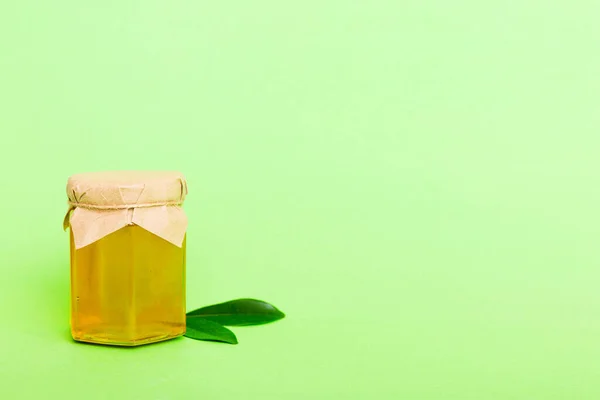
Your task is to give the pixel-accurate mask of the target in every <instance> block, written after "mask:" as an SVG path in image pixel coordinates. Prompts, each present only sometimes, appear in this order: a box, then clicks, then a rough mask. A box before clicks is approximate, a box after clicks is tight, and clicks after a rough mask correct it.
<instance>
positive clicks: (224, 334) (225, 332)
mask: <svg viewBox="0 0 600 400" xmlns="http://www.w3.org/2000/svg"><path fill="white" fill-rule="evenodd" d="M185 336H186V337H189V338H190V339H196V340H212V341H215V342H225V343H231V344H237V342H238V341H237V338H236V337H235V334H234V333H233V332H231V331H230V330H229V329H227V328H225V327H224V326H223V325H220V324H218V323H216V322H213V321H209V320H207V319H204V318H186V330H185Z"/></svg>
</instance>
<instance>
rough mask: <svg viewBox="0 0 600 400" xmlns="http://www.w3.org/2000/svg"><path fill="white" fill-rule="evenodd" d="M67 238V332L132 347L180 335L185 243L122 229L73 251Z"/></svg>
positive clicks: (81, 338) (87, 339)
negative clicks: (68, 259) (68, 262)
mask: <svg viewBox="0 0 600 400" xmlns="http://www.w3.org/2000/svg"><path fill="white" fill-rule="evenodd" d="M74 248H75V246H74V243H73V235H72V234H71V333H72V335H73V338H74V339H75V340H79V341H83V342H93V343H106V344H115V345H124V346H128V345H129V346H132V345H139V344H145V343H151V342H156V341H160V340H165V339H169V338H173V337H177V336H181V335H183V334H184V333H185V240H184V244H183V246H182V247H181V248H180V247H176V246H174V245H172V244H171V243H169V242H167V241H165V240H164V239H161V238H159V237H158V236H155V235H154V234H152V233H150V232H148V231H146V230H144V229H142V228H140V227H138V226H135V225H134V226H126V227H124V228H121V229H119V230H118V231H116V232H114V233H111V234H109V235H108V236H105V237H103V238H102V239H100V240H98V241H97V242H94V243H92V244H90V245H88V246H86V247H83V248H81V249H79V250H74Z"/></svg>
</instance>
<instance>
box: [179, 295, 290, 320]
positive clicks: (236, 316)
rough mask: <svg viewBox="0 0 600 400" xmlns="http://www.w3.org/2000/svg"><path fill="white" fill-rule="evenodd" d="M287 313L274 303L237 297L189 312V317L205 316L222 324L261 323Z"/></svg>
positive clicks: (277, 318) (189, 318)
mask: <svg viewBox="0 0 600 400" xmlns="http://www.w3.org/2000/svg"><path fill="white" fill-rule="evenodd" d="M283 317H285V314H284V313H282V312H281V311H279V310H278V309H277V308H275V307H274V306H273V305H271V304H269V303H266V302H264V301H261V300H255V299H237V300H231V301H227V302H225V303H220V304H215V305H212V306H207V307H202V308H199V309H197V310H194V311H190V312H189V313H187V318H188V321H189V320H193V319H195V318H204V319H208V320H211V321H213V322H217V323H219V324H221V325H230V326H243V325H261V324H267V323H269V322H273V321H277V320H279V319H282V318H283Z"/></svg>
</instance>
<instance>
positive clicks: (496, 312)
mask: <svg viewBox="0 0 600 400" xmlns="http://www.w3.org/2000/svg"><path fill="white" fill-rule="evenodd" d="M598 15H600V4H599V3H598V2H597V1H592V0H589V1H537V0H529V1H496V2H488V1H475V0H472V1H471V0H455V1H447V0H437V1H417V0H409V1H397V0H395V1H392V0H390V1H383V0H371V1H352V0H338V1H310V0H309V1H302V2H285V1H275V0H256V1H243V2H242V1H239V2H236V1H217V2H199V1H189V0H173V1H131V0H120V1H104V2H94V1H92V2H85V1H84V2H81V1H69V0H62V1H33V0H19V1H17V0H12V1H4V2H2V3H1V5H0V110H1V115H0V134H1V135H2V136H1V138H2V139H1V149H2V157H1V159H0V160H1V161H0V162H1V167H2V171H3V179H2V184H1V185H2V186H1V193H2V196H1V199H0V206H1V209H2V229H1V232H2V237H1V238H0V239H1V240H0V250H1V253H0V254H1V256H2V262H1V263H0V265H1V267H0V268H1V271H2V276H1V278H0V300H1V301H0V315H1V316H2V329H1V330H0V343H1V344H0V346H1V347H0V353H1V354H0V380H1V384H0V398H3V399H32V398H40V399H47V398H66V399H156V400H159V399H161V400H162V399H176V400H178V399H191V398H197V399H408V400H411V399H417V400H418V399H436V400H438V399H439V400H453V399H457V400H463V399H475V400H486V399H527V400H531V399H542V400H551V399H569V400H571V399H595V400H597V399H599V398H600V372H599V371H600V289H599V287H600V284H599V283H600V253H599V252H598V240H599V235H600V218H599V217H598V209H599V204H600V185H599V182H598V177H599V173H598V171H599V170H600V158H599V156H598V151H599V146H600V131H599V124H600V73H599V71H600V25H599V24H598ZM106 169H177V170H181V171H182V172H184V173H185V174H186V175H187V177H188V183H189V188H190V194H189V197H188V200H187V202H186V210H187V212H188V215H189V219H190V225H189V231H188V246H189V247H188V293H189V294H188V308H190V309H191V308H195V307H199V306H202V305H207V304H211V303H215V302H220V301H225V300H229V299H233V298H237V297H256V298H260V299H264V300H267V301H270V302H272V303H273V304H275V305H276V306H278V307H279V308H281V309H282V310H283V311H285V312H286V313H287V314H288V317H287V318H286V319H284V320H283V321H281V322H277V323H275V324H272V325H267V326H263V327H244V328H235V329H234V331H235V333H236V334H237V335H238V338H239V340H240V344H239V345H237V346H231V345H226V344H218V343H205V342H197V341H193V340H189V339H183V338H182V339H178V340H173V341H171V342H165V343H162V344H156V345H150V346H144V347H140V348H135V349H121V348H109V347H102V346H93V345H84V344H77V343H74V342H72V341H71V340H70V336H69V330H68V321H69V320H68V305H69V271H68V235H67V234H66V233H64V232H63V231H62V229H61V223H62V218H63V213H64V211H65V210H66V195H65V184H66V180H67V177H68V176H69V175H71V174H73V173H77V172H86V171H95V170H106Z"/></svg>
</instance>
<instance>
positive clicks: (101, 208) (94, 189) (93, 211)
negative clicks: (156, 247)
mask: <svg viewBox="0 0 600 400" xmlns="http://www.w3.org/2000/svg"><path fill="white" fill-rule="evenodd" d="M186 195H187V182H186V180H185V177H184V176H183V174H181V173H179V172H170V171H109V172H92V173H85V174H76V175H73V176H71V177H70V178H69V180H68V182H67V197H68V199H69V201H68V204H69V209H68V210H67V215H66V216H65V219H64V223H63V227H64V229H67V228H68V227H69V226H70V227H71V231H72V233H73V239H74V242H75V248H76V249H79V248H82V247H84V246H87V245H89V244H91V243H94V242H95V241H97V240H99V239H102V238H103V237H105V236H107V235H108V234H110V233H112V232H115V231H117V230H119V229H121V228H123V227H125V226H127V225H138V226H140V227H142V228H143V229H146V230H147V231H149V232H152V233H153V234H155V235H157V236H159V237H161V238H163V239H164V240H166V241H168V242H170V243H172V244H174V245H176V246H178V247H181V245H182V243H183V239H184V236H185V231H186V229H187V217H186V215H185V212H184V211H183V209H182V208H181V206H182V205H183V201H184V199H185V196H186Z"/></svg>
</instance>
